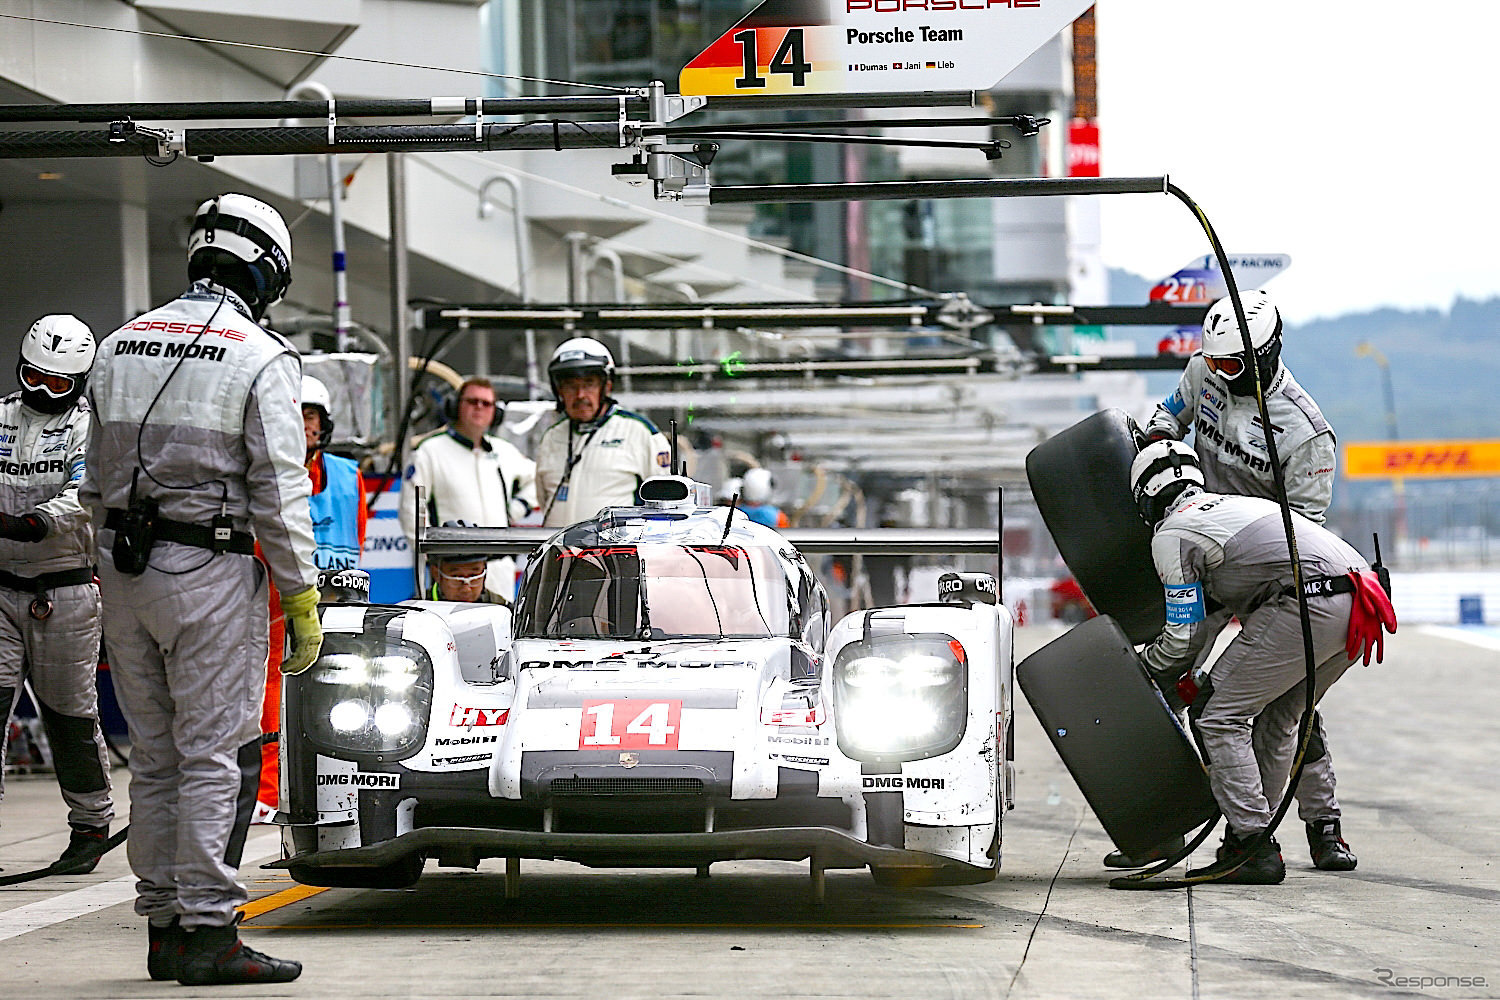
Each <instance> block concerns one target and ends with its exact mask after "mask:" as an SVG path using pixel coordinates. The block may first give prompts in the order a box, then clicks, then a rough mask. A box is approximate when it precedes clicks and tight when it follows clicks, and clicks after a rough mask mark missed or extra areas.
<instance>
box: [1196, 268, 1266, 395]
mask: <svg viewBox="0 0 1500 1000" xmlns="http://www.w3.org/2000/svg"><path fill="white" fill-rule="evenodd" d="M1240 303H1241V305H1243V306H1244V308H1245V322H1246V324H1248V326H1249V328H1250V345H1251V347H1252V348H1254V350H1255V359H1256V365H1257V367H1259V369H1260V381H1261V384H1262V385H1266V384H1268V383H1269V382H1270V381H1271V379H1272V378H1273V377H1274V376H1275V374H1276V367H1277V365H1278V364H1279V363H1280V359H1281V313H1280V311H1279V310H1277V308H1276V305H1275V303H1273V302H1272V301H1271V297H1270V296H1269V295H1267V294H1266V293H1265V292H1263V291H1261V290H1259V289H1255V290H1253V291H1249V292H1245V293H1244V294H1243V295H1241V296H1240ZM1244 354H1245V342H1244V338H1243V337H1241V336H1240V324H1239V322H1238V321H1237V320H1236V318H1235V315H1234V300H1232V299H1230V298H1229V297H1228V296H1225V297H1224V298H1222V299H1220V300H1219V301H1217V302H1215V303H1214V304H1213V305H1212V306H1211V307H1210V308H1209V310H1208V314H1207V315H1206V316H1204V317H1203V358H1204V360H1205V361H1207V362H1208V363H1209V365H1208V366H1209V368H1210V369H1211V370H1212V371H1213V372H1214V374H1216V375H1218V376H1219V377H1220V378H1222V379H1223V380H1224V381H1225V382H1227V383H1228V384H1229V391H1230V392H1232V393H1234V394H1235V395H1237V396H1250V395H1253V394H1254V393H1255V380H1254V379H1253V378H1251V377H1250V376H1249V375H1247V374H1246V372H1247V369H1246V367H1245V363H1244Z"/></svg>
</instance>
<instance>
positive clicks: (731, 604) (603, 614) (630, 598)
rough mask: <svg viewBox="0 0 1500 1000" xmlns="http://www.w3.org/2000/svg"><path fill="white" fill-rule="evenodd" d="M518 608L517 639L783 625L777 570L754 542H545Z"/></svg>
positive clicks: (682, 634)
mask: <svg viewBox="0 0 1500 1000" xmlns="http://www.w3.org/2000/svg"><path fill="white" fill-rule="evenodd" d="M521 606H522V611H521V615H520V620H519V624H518V635H520V636H521V637H523V638H544V639H677V638H727V639H752V638H767V637H771V636H785V635H787V634H788V633H789V631H790V627H791V626H790V613H789V610H788V594H787V583H786V577H785V575H784V574H783V573H782V570H781V564H780V563H779V562H778V561H777V559H776V557H775V555H774V554H773V553H772V552H771V551H770V550H769V549H766V548H763V547H759V546H751V547H741V546H736V545H686V544H679V545H672V544H643V545H602V546H588V547H582V546H569V545H556V546H552V547H549V548H548V549H546V550H545V551H544V552H542V553H541V555H540V556H539V557H538V559H537V561H536V562H534V563H533V564H532V566H531V567H530V571H529V575H528V577H527V580H526V585H525V589H524V591H523V593H522V598H521Z"/></svg>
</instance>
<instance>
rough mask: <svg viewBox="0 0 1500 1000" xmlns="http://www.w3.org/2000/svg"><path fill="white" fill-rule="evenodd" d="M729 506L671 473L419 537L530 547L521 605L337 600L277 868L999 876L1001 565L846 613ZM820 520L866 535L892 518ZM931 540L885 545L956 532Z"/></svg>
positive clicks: (1006, 696)
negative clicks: (526, 867) (627, 499)
mask: <svg viewBox="0 0 1500 1000" xmlns="http://www.w3.org/2000/svg"><path fill="white" fill-rule="evenodd" d="M706 501H707V497H706V490H704V489H703V488H702V487H701V484H695V483H692V482H691V481H690V480H687V479H684V478H679V477H659V478H657V479H652V480H649V481H647V482H646V483H645V484H643V486H642V487H641V506H638V507H629V508H610V509H607V510H605V511H602V512H601V513H600V515H599V516H598V517H597V518H595V519H594V520H592V521H586V522H583V523H580V524H577V525H574V526H573V527H570V528H567V529H565V530H562V531H559V532H556V533H554V534H551V535H550V537H545V541H544V542H542V544H541V545H540V547H535V545H534V543H533V544H526V545H521V544H519V543H518V542H517V541H516V536H517V535H518V532H517V531H516V530H515V529H482V528H449V529H435V530H433V529H424V530H423V531H422V543H421V544H419V546H418V548H419V553H421V552H443V551H447V552H450V553H451V552H478V553H483V554H487V555H490V556H494V555H498V554H501V553H503V552H516V551H529V552H530V553H531V554H530V557H529V561H528V562H527V564H526V572H525V577H524V580H525V582H524V584H523V587H522V590H521V592H520V595H519V597H518V600H517V602H516V605H515V608H514V609H511V608H506V607H502V606H499V605H492V604H456V603H447V602H435V601H407V602H405V603H403V604H401V605H372V604H358V603H342V604H333V603H330V604H324V605H323V606H322V611H321V616H322V623H323V628H324V630H325V631H324V642H323V650H322V654H321V656H320V657H319V659H318V661H317V662H316V664H315V665H314V666H313V667H312V668H311V669H310V670H308V671H307V672H306V673H303V674H300V675H296V676H288V677H286V678H285V697H284V713H285V714H284V725H283V729H282V732H283V739H282V765H283V766H282V775H283V777H282V783H283V803H284V805H283V813H282V814H281V815H280V817H279V822H281V823H283V844H284V848H285V854H286V857H285V858H284V859H283V860H282V861H281V862H280V863H279V865H280V866H282V867H286V868H287V869H288V870H289V871H290V873H291V875H292V877H293V878H295V879H296V880H298V881H300V882H304V883H308V884H312V885H332V886H359V887H397V886H402V885H408V884H411V883H412V882H414V881H416V879H417V878H418V877H419V876H420V875H421V873H422V870H423V866H424V863H425V862H426V861H429V860H430V861H433V862H435V863H436V864H437V865H441V866H454V867H468V868H473V867H475V866H477V865H478V864H479V862H480V860H481V859H483V858H487V857H503V858H506V859H507V863H506V871H507V880H506V891H507V893H508V894H514V892H515V891H516V887H517V879H518V877H519V871H520V859H522V858H539V859H558V860H567V861H574V862H579V863H581V864H584V865H590V866H600V867H684V868H694V869H697V870H699V871H706V870H707V868H708V866H709V865H711V864H713V863H715V862H721V861H731V860H741V859H761V860H766V859H773V860H774V859H779V860H785V861H792V862H801V861H807V862H809V865H810V871H811V873H812V878H813V891H814V895H815V896H816V897H818V898H821V893H822V887H823V876H822V873H823V871H824V870H825V869H829V868H835V869H842V868H861V867H865V866H868V867H869V869H870V871H871V872H872V873H873V874H874V876H875V878H876V880H877V881H879V882H881V883H882V884H891V885H932V884H960V883H972V882H982V881H987V880H989V879H992V878H994V876H995V872H996V869H997V868H998V866H999V863H1000V842H1001V837H1000V832H1001V820H1002V816H1003V813H1004V811H1005V810H1006V809H1007V808H1009V807H1010V806H1011V805H1012V783H1013V780H1014V779H1013V768H1012V765H1011V762H1010V760H1009V758H1010V756H1011V753H1010V750H1009V748H1010V747H1011V746H1012V745H1013V744H1012V739H1011V725H1012V720H1013V712H1012V671H1013V656H1012V643H1011V640H1012V621H1011V616H1010V613H1009V611H1008V610H1007V609H1006V608H1005V607H1004V606H1003V605H1001V604H999V603H998V602H997V600H996V587H995V582H994V578H993V577H989V576H986V575H983V574H960V573H952V574H948V575H945V576H944V577H943V578H942V581H941V583H940V586H939V589H940V590H941V591H943V593H942V594H941V595H934V596H935V597H939V596H940V597H941V600H938V601H935V602H933V603H928V604H913V605H908V606H902V607H895V608H881V609H875V610H865V611H858V612H855V613H853V614H850V615H848V616H846V617H845V618H844V619H843V620H842V621H839V622H838V623H836V624H831V623H830V622H829V614H828V600H827V596H826V594H825V591H824V589H823V587H822V585H821V584H820V583H819V582H818V580H817V577H816V576H815V575H814V573H813V571H812V569H811V567H810V566H809V563H808V561H807V559H806V558H805V556H804V554H803V553H802V552H801V551H799V550H798V548H796V547H794V545H793V544H792V542H791V541H790V540H789V537H788V536H792V535H795V534H796V532H793V531H789V532H787V534H785V535H784V534H782V533H778V532H777V531H776V530H773V529H771V528H767V527H764V526H762V525H759V524H756V523H755V522H753V521H751V520H750V519H749V518H747V517H745V516H744V514H743V513H741V512H738V511H735V510H734V509H733V508H730V507H710V506H707V505H706ZM419 506H420V505H419ZM538 533H539V532H537V531H533V532H532V535H533V536H535V535H536V534H538ZM803 534H805V535H807V536H809V542H808V543H807V546H805V547H811V548H812V550H813V551H820V552H833V551H843V552H849V551H856V550H859V549H860V548H861V546H862V545H865V541H870V542H871V544H873V539H874V536H876V535H879V534H881V533H878V532H866V533H865V534H864V536H863V540H862V539H861V538H859V537H855V535H856V533H854V532H849V531H845V532H843V533H842V536H841V537H840V532H837V531H823V532H821V533H820V532H817V531H812V532H804V533H803ZM920 534H922V533H920V532H908V533H907V536H906V537H907V539H908V543H907V545H906V547H904V548H892V547H889V546H888V547H886V548H885V549H878V548H876V549H871V548H870V547H869V546H868V545H865V547H864V549H863V550H864V551H867V552H868V551H877V550H878V551H902V552H917V551H923V552H929V553H930V552H935V551H944V552H950V553H951V552H953V551H954V550H955V544H954V543H952V536H953V535H954V534H955V533H951V532H950V533H948V536H949V544H946V545H945V544H944V540H943V537H942V536H943V533H941V532H928V533H927V535H928V536H929V537H928V538H927V539H926V540H924V541H915V540H912V539H913V537H914V536H916V535H920ZM968 534H969V535H970V536H974V535H977V534H978V533H976V532H970V533H968ZM969 544H970V547H969V548H968V549H967V550H966V551H977V550H978V549H977V545H976V543H974V541H973V538H972V537H971V538H970V539H969ZM993 545H994V541H993V537H991V539H990V541H989V546H990V550H991V551H993ZM841 546H842V547H841Z"/></svg>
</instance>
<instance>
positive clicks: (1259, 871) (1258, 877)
mask: <svg viewBox="0 0 1500 1000" xmlns="http://www.w3.org/2000/svg"><path fill="white" fill-rule="evenodd" d="M1256 836H1257V834H1256V833H1250V834H1246V835H1245V836H1244V837H1236V836H1235V835H1234V831H1233V830H1228V829H1226V830H1225V831H1224V843H1223V844H1221V845H1219V851H1218V860H1217V861H1215V862H1214V863H1213V864H1211V865H1209V866H1207V867H1206V868H1194V869H1193V870H1192V871H1190V872H1188V878H1200V877H1202V876H1204V875H1217V874H1218V873H1220V872H1224V871H1228V870H1229V869H1231V868H1234V871H1233V872H1232V873H1230V874H1228V875H1225V876H1224V877H1223V878H1219V879H1215V880H1214V881H1216V882H1218V883H1220V884H1222V885H1280V884H1281V883H1282V882H1283V881H1285V880H1286V862H1285V861H1283V860H1282V859H1281V845H1280V844H1278V843H1277V842H1276V838H1275V837H1267V838H1266V842H1265V843H1264V844H1262V845H1261V846H1260V848H1259V849H1258V850H1257V851H1256V852H1255V853H1254V854H1252V855H1250V858H1249V860H1248V861H1246V862H1245V863H1244V864H1241V865H1239V867H1238V868H1235V865H1237V864H1239V862H1240V859H1241V858H1242V857H1244V855H1245V848H1246V847H1248V846H1249V844H1250V842H1251V841H1253V840H1254V839H1255V838H1256Z"/></svg>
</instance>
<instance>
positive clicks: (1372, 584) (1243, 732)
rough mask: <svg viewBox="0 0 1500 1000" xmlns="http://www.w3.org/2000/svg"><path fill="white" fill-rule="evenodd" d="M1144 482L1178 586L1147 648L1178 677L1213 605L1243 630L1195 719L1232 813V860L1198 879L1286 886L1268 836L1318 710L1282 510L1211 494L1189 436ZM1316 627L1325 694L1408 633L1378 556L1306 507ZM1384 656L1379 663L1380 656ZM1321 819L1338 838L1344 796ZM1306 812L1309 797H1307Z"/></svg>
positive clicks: (1153, 668) (1156, 557) (1307, 568)
mask: <svg viewBox="0 0 1500 1000" xmlns="http://www.w3.org/2000/svg"><path fill="white" fill-rule="evenodd" d="M1130 479H1131V488H1132V490H1133V493H1134V496H1135V499H1136V503H1137V505H1138V506H1139V508H1140V511H1141V516H1142V517H1144V518H1145V520H1146V523H1147V524H1150V525H1151V526H1152V527H1153V536H1152V540H1151V555H1152V559H1153V561H1154V562H1155V564H1156V572H1157V575H1158V576H1159V577H1160V578H1161V581H1162V584H1163V586H1164V587H1165V588H1166V621H1167V624H1166V627H1165V628H1164V629H1163V630H1162V633H1161V635H1160V636H1159V637H1158V638H1157V639H1156V640H1155V642H1153V643H1152V644H1151V645H1150V646H1149V647H1148V648H1147V649H1146V650H1145V652H1144V653H1143V658H1144V660H1145V663H1146V666H1147V669H1148V670H1149V671H1150V672H1151V673H1152V675H1153V676H1154V677H1156V678H1158V681H1159V682H1160V680H1161V679H1164V678H1165V679H1169V680H1170V679H1175V678H1176V677H1178V676H1180V675H1181V674H1182V673H1183V671H1184V670H1186V669H1187V668H1188V667H1190V666H1191V665H1192V664H1193V662H1194V661H1195V659H1196V658H1197V657H1198V655H1199V653H1200V652H1201V649H1202V646H1203V643H1204V642H1205V641H1207V640H1208V638H1209V635H1208V633H1209V631H1210V629H1207V628H1205V627H1204V622H1205V618H1206V615H1205V611H1204V608H1205V604H1206V602H1207V601H1208V600H1209V599H1212V600H1214V601H1217V602H1218V603H1220V604H1222V605H1223V606H1224V607H1225V608H1226V609H1227V610H1228V611H1229V612H1230V613H1232V614H1235V615H1238V616H1239V618H1240V621H1241V622H1242V623H1243V628H1242V630H1241V632H1240V634H1239V636H1237V637H1236V638H1235V639H1234V641H1233V642H1231V643H1230V644H1229V646H1228V647H1227V648H1226V650H1225V651H1224V653H1223V655H1222V656H1221V657H1220V659H1219V661H1218V664H1217V665H1216V666H1215V667H1214V670H1213V674H1212V676H1211V678H1210V680H1209V683H1208V685H1207V686H1206V688H1205V690H1204V691H1203V692H1202V693H1200V694H1199V696H1198V698H1197V699H1196V700H1195V701H1194V703H1193V706H1192V713H1191V715H1190V717H1191V718H1193V720H1194V726H1195V728H1196V730H1197V733H1198V736H1199V739H1200V740H1201V743H1202V746H1203V748H1204V751H1205V754H1206V756H1207V758H1208V773H1209V783H1210V785H1211V787H1212V789H1213V794H1214V798H1215V800H1216V801H1217V802H1218V804H1219V809H1220V811H1221V812H1223V814H1224V817H1225V820H1226V826H1227V829H1226V832H1225V835H1224V843H1223V846H1222V847H1221V848H1220V849H1219V853H1218V860H1217V861H1216V862H1215V863H1214V864H1212V865H1209V866H1208V867H1207V868H1203V869H1199V870H1197V871H1194V872H1189V873H1188V874H1189V877H1192V876H1195V875H1204V874H1211V873H1216V872H1219V871H1222V870H1224V869H1225V868H1228V867H1231V866H1233V865H1235V864H1237V863H1239V862H1240V860H1241V858H1242V856H1243V855H1245V854H1249V855H1250V857H1249V859H1248V860H1247V861H1246V862H1245V863H1244V865H1243V866H1242V867H1240V868H1239V869H1238V870H1237V871H1235V872H1233V873H1232V874H1230V875H1228V877H1227V878H1225V879H1224V881H1227V882H1233V883H1241V884H1267V885H1269V884H1276V883H1279V882H1281V881H1282V880H1283V879H1284V878H1285V876H1286V867H1285V864H1284V863H1283V861H1282V857H1281V851H1280V847H1279V845H1278V844H1277V843H1276V841H1275V839H1274V838H1271V837H1266V838H1261V839H1260V842H1259V846H1256V845H1255V841H1256V840H1257V838H1258V835H1259V834H1260V833H1261V832H1262V831H1264V830H1265V829H1266V828H1267V827H1268V826H1269V825H1270V821H1271V815H1272V809H1273V806H1272V804H1271V801H1270V800H1269V799H1268V796H1271V797H1274V796H1277V795H1279V793H1280V791H1281V790H1282V789H1283V788H1284V787H1285V785H1286V782H1287V779H1288V777H1289V775H1290V773H1291V767H1292V759H1293V756H1294V755H1295V750H1296V745H1297V735H1298V732H1297V730H1298V723H1299V721H1300V718H1301V713H1302V709H1303V707H1304V704H1305V697H1306V696H1305V685H1306V668H1305V664H1304V657H1303V641H1302V626H1301V620H1300V615H1299V613H1298V604H1297V598H1296V595H1295V593H1294V592H1293V590H1292V587H1293V576H1292V571H1291V564H1290V560H1289V558H1288V554H1287V546H1286V539H1285V534H1284V530H1283V526H1282V519H1281V510H1280V508H1279V507H1278V506H1277V504H1276V503H1274V502H1273V501H1270V500H1266V499H1264V498H1262V497H1246V496H1232V495H1225V494H1215V493H1208V492H1205V491H1204V489H1203V481H1204V477H1203V473H1202V470H1201V469H1200V468H1199V467H1198V460H1197V456H1196V455H1195V454H1194V453H1193V450H1192V449H1191V448H1189V447H1188V446H1187V445H1185V444H1183V443H1181V442H1179V441H1158V442H1154V443H1152V444H1149V445H1147V446H1146V447H1145V448H1143V449H1142V450H1141V452H1140V454H1139V455H1137V456H1136V459H1135V461H1134V463H1133V464H1132V466H1131V470H1130ZM1292 521H1293V524H1294V530H1295V532H1296V536H1297V549H1298V552H1299V555H1300V559H1301V565H1302V573H1303V577H1302V582H1303V588H1304V592H1306V593H1307V594H1308V597H1307V603H1308V610H1309V614H1310V618H1311V623H1312V643H1313V649H1314V656H1315V659H1316V662H1317V668H1316V681H1317V684H1316V692H1315V697H1316V698H1321V697H1322V696H1323V693H1324V692H1325V691H1327V689H1328V687H1329V686H1330V685H1331V684H1333V683H1334V682H1335V681H1336V680H1338V679H1339V678H1340V677H1341V676H1343V673H1344V671H1345V670H1347V669H1348V667H1349V665H1350V664H1351V663H1352V662H1353V660H1354V657H1355V656H1357V655H1358V654H1359V653H1360V652H1361V650H1362V651H1363V652H1364V662H1365V663H1366V664H1368V663H1369V657H1370V652H1371V648H1372V647H1374V648H1375V649H1376V650H1377V651H1378V652H1380V653H1383V637H1382V628H1384V629H1386V630H1388V631H1392V632H1394V631H1395V626H1396V618H1395V613H1394V612H1393V611H1392V610H1391V605H1390V602H1389V600H1388V599H1387V597H1386V595H1385V591H1384V590H1383V589H1382V588H1381V586H1380V583H1379V581H1378V579H1377V577H1376V575H1375V573H1374V572H1373V571H1372V570H1371V569H1370V567H1369V564H1367V563H1366V562H1365V560H1364V558H1363V557H1362V556H1361V555H1360V554H1359V553H1358V552H1356V551H1355V550H1354V549H1353V548H1352V547H1351V546H1350V545H1348V544H1347V543H1346V542H1344V541H1343V540H1342V539H1340V538H1339V537H1338V536H1337V535H1334V534H1333V533H1332V532H1330V531H1327V530H1326V529H1324V528H1322V527H1321V526H1320V525H1317V524H1315V523H1313V522H1312V521H1310V520H1308V519H1307V518H1305V517H1302V516H1301V515H1300V514H1295V513H1294V514H1292ZM1377 658H1378V657H1377ZM1319 805H1320V806H1321V808H1322V810H1323V812H1322V814H1321V815H1316V816H1314V817H1313V820H1314V821H1315V822H1318V823H1329V824H1331V825H1332V828H1333V830H1334V832H1335V834H1336V833H1337V830H1338V825H1339V812H1338V803H1337V801H1336V800H1333V799H1332V798H1330V799H1328V800H1326V801H1324V802H1322V803H1320V804H1319ZM1304 808H1307V804H1306V803H1304Z"/></svg>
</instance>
